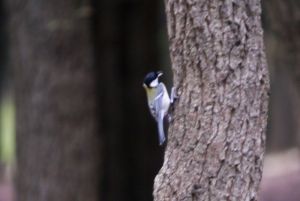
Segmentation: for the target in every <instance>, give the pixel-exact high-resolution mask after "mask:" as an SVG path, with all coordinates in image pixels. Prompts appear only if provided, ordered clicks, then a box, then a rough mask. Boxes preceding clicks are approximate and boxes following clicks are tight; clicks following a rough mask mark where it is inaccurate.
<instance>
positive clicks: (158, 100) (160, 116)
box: [154, 84, 166, 145]
mask: <svg viewBox="0 0 300 201" xmlns="http://www.w3.org/2000/svg"><path fill="white" fill-rule="evenodd" d="M163 96H164V88H163V86H162V85H161V84H159V85H158V86H157V94H156V98H155V99H154V105H155V108H154V109H155V116H154V117H155V119H156V121H157V124H158V134H159V145H162V144H163V143H164V141H165V139H166V138H165V133H164V125H163V124H164V116H165V115H164V114H162V112H161V106H162V101H163Z"/></svg>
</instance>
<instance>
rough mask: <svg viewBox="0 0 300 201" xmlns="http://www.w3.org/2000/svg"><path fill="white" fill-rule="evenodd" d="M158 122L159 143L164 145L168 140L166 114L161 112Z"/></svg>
mask: <svg viewBox="0 0 300 201" xmlns="http://www.w3.org/2000/svg"><path fill="white" fill-rule="evenodd" d="M157 124H158V135H159V145H162V144H163V143H164V141H165V140H166V138H165V133H164V114H163V113H162V112H160V113H159V115H158V121H157Z"/></svg>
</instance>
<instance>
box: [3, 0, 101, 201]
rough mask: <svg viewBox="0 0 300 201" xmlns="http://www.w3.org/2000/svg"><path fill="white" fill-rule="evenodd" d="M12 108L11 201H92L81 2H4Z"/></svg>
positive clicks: (92, 84)
mask: <svg viewBox="0 0 300 201" xmlns="http://www.w3.org/2000/svg"><path fill="white" fill-rule="evenodd" d="M6 5H7V8H8V11H9V34H10V65H11V66H12V67H13V71H14V72H13V73H14V79H15V95H16V106H17V165H18V167H17V171H16V182H15V187H16V200H19V201H25V200H28V201H29V200H31V201H35V200H39V201H43V200H65V201H68V200H86V201H95V200H98V196H99V195H98V190H99V189H98V188H99V181H100V180H99V165H100V160H99V158H100V157H99V155H100V151H99V150H100V148H101V147H100V146H101V144H100V143H99V137H100V136H99V133H98V118H97V111H98V107H97V96H96V77H95V68H94V64H95V62H94V54H93V45H92V34H91V30H90V26H91V22H90V18H89V16H90V9H89V2H88V1H85V0H80V1H67V0H63V1H61V0H59V1H58V0H54V1H53V0H51V1H38V0H29V1H6Z"/></svg>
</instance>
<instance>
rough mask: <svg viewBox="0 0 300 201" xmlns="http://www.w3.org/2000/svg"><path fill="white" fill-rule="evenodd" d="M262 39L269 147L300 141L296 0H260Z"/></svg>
mask: <svg viewBox="0 0 300 201" xmlns="http://www.w3.org/2000/svg"><path fill="white" fill-rule="evenodd" d="M262 5H263V8H264V11H265V13H263V19H264V27H265V43H266V51H267V57H268V63H269V66H270V74H271V89H272V98H271V101H270V115H269V117H270V118H269V124H268V141H267V142H268V145H267V147H268V148H269V150H270V151H274V150H276V151H279V150H283V149H287V148H290V147H293V146H297V136H298V146H299V145H300V143H299V142H300V15H299V13H300V1H299V0H263V1H262Z"/></svg>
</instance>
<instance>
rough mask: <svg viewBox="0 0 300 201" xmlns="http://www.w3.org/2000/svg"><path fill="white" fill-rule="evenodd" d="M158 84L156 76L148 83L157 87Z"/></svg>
mask: <svg viewBox="0 0 300 201" xmlns="http://www.w3.org/2000/svg"><path fill="white" fill-rule="evenodd" d="M157 85H158V78H156V79H155V80H153V81H152V82H151V83H150V87H157Z"/></svg>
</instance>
